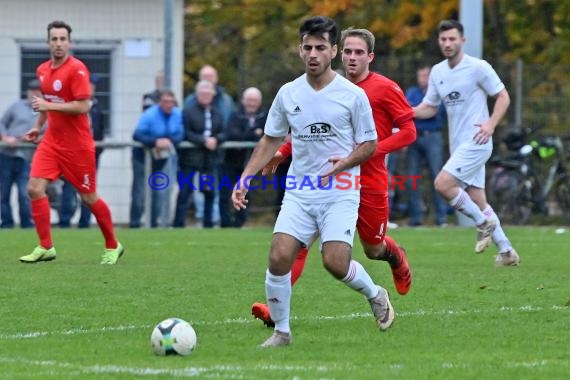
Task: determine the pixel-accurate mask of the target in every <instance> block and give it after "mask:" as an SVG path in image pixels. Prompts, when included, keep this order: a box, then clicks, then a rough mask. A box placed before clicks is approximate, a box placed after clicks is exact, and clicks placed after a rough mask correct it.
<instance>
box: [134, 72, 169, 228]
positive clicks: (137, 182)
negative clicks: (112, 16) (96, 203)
mask: <svg viewBox="0 0 570 380" xmlns="http://www.w3.org/2000/svg"><path fill="white" fill-rule="evenodd" d="M154 85H155V88H154V90H152V91H151V92H147V93H146V94H143V96H142V112H144V111H146V110H147V109H149V108H150V107H152V106H154V105H156V104H158V101H159V98H160V90H161V89H162V88H163V87H164V71H163V70H159V71H158V72H157V73H156V76H155V77H154ZM131 160H132V165H133V184H132V188H131V209H130V221H129V227H130V228H139V227H140V226H141V218H142V215H143V213H144V207H145V204H144V203H145V189H146V186H147V184H146V180H147V179H146V178H145V148H141V147H134V148H133V149H132V156H131Z"/></svg>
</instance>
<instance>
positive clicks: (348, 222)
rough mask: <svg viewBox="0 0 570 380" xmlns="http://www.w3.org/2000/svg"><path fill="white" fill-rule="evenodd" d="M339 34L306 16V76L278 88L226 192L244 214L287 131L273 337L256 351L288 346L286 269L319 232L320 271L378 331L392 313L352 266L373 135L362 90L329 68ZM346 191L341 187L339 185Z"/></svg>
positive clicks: (326, 21) (384, 296)
mask: <svg viewBox="0 0 570 380" xmlns="http://www.w3.org/2000/svg"><path fill="white" fill-rule="evenodd" d="M337 36H338V27H337V25H336V23H335V22H334V21H333V20H332V19H330V18H328V17H321V16H317V17H312V18H310V19H308V20H306V21H304V22H303V23H302V24H301V26H300V28H299V37H300V45H299V55H300V57H301V59H302V60H303V62H304V64H305V74H303V75H301V76H300V77H298V78H297V79H295V80H294V81H292V82H289V83H287V84H285V85H283V86H282V87H281V89H280V90H279V92H278V93H277V95H276V97H275V99H274V100H273V104H272V105H271V108H270V110H269V114H268V118H267V123H266V124H265V135H264V136H263V137H262V139H261V140H260V141H259V142H258V144H257V146H256V148H255V150H254V152H253V155H252V157H251V159H250V161H249V162H248V164H247V166H246V168H245V169H244V171H243V173H242V176H241V179H240V181H239V182H238V183H237V184H236V186H235V188H234V191H233V193H232V201H233V204H234V207H235V208H236V209H242V208H245V207H246V205H247V200H246V199H245V195H246V193H247V187H248V183H247V182H248V181H247V178H248V177H251V176H254V175H256V174H257V173H258V172H259V171H260V170H261V169H262V168H263V167H264V166H265V165H266V164H267V163H268V162H269V161H270V160H271V159H272V158H273V155H274V154H275V152H276V151H277V149H278V148H279V147H280V146H281V144H282V143H283V140H284V137H285V136H286V135H287V133H288V132H289V128H290V129H291V138H292V142H293V158H292V163H291V166H290V169H289V172H288V176H289V178H291V179H292V182H290V183H289V184H288V186H287V188H286V191H285V196H284V198H283V205H282V207H281V211H280V213H279V216H278V218H277V221H276V222H275V227H274V230H273V238H272V242H271V248H270V252H269V266H268V269H267V271H266V277H265V290H266V296H267V303H268V305H269V310H270V313H271V317H272V318H273V320H274V322H275V330H274V332H273V334H272V335H271V337H269V339H267V340H266V341H265V342H264V343H263V344H262V347H276V346H286V345H288V344H290V343H291V341H292V336H291V329H290V325H289V319H290V318H289V314H290V299H291V278H290V277H291V265H292V263H293V261H294V260H295V256H296V254H297V252H298V251H299V248H301V247H302V246H303V245H307V244H308V242H309V241H310V239H311V237H312V236H313V235H314V234H315V233H316V232H319V233H320V236H321V251H322V260H323V265H324V267H325V268H326V269H327V270H328V271H329V273H331V274H332V275H333V276H334V277H335V278H336V279H338V280H340V281H342V282H343V283H344V284H346V285H347V286H348V287H350V288H351V289H354V290H356V291H358V292H359V293H361V294H362V295H364V296H365V297H366V299H367V300H368V301H369V303H370V306H371V308H372V311H373V313H374V317H375V318H376V322H377V324H378V326H379V327H380V329H381V330H385V329H387V328H388V327H390V325H391V324H392V321H393V319H394V311H393V309H392V306H391V304H390V300H389V298H388V293H387V291H386V290H385V289H383V288H381V287H379V286H377V285H375V284H374V282H373V281H372V279H371V278H370V276H369V274H368V273H367V272H366V271H365V269H364V268H363V267H362V265H360V264H359V263H358V262H356V261H354V260H352V244H353V240H354V232H355V226H356V219H357V216H358V203H359V198H360V194H359V190H358V186H352V185H355V184H356V182H354V180H355V176H358V175H359V174H360V167H359V164H360V163H361V162H363V161H365V160H366V159H367V158H369V157H370V156H371V155H372V154H373V153H374V151H375V149H376V144H377V141H376V139H377V134H376V128H375V126H374V120H373V118H372V110H371V108H370V104H369V102H368V99H367V98H366V95H365V93H364V91H363V90H362V89H361V88H359V87H357V86H355V85H354V84H352V83H351V82H349V81H348V80H347V79H345V78H343V77H342V76H341V75H338V74H337V73H336V72H334V71H333V70H332V68H331V61H332V60H333V59H334V57H335V56H336V54H337V45H336V41H337ZM340 176H343V181H345V180H346V179H348V182H352V185H350V186H345V185H344V184H345V182H343V185H342V186H339V183H340V181H339V178H340Z"/></svg>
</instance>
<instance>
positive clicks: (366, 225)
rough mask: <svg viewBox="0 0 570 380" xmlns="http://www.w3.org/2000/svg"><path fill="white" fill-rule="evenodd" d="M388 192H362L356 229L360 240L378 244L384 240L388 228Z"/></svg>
mask: <svg viewBox="0 0 570 380" xmlns="http://www.w3.org/2000/svg"><path fill="white" fill-rule="evenodd" d="M388 207H389V202H388V194H382V193H372V194H371V193H362V192H361V193H360V206H359V207H358V220H357V221H356V229H357V230H358V236H359V237H360V240H362V241H363V242H365V243H367V244H371V245H378V244H380V243H382V242H383V241H384V237H385V236H386V230H387V228H388V214H389V209H388Z"/></svg>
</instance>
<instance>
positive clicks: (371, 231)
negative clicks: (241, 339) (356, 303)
mask: <svg viewBox="0 0 570 380" xmlns="http://www.w3.org/2000/svg"><path fill="white" fill-rule="evenodd" d="M374 42H375V39H374V35H373V34H372V33H371V32H370V31H368V30H366V29H352V28H349V29H346V30H344V31H343V32H342V35H341V46H342V65H343V68H344V71H345V73H346V77H347V78H348V79H349V80H350V81H351V82H353V83H355V84H356V85H357V86H359V87H361V88H362V89H363V90H364V92H365V93H366V96H367V97H368V100H369V101H370V105H371V106H372V113H373V117H374V122H375V124H376V132H377V134H378V146H377V148H376V152H375V153H374V155H373V156H372V157H371V158H369V159H368V160H367V161H366V162H364V163H362V164H361V165H360V175H361V178H362V180H361V189H360V207H359V209H358V221H357V224H356V228H357V229H358V235H359V237H360V242H361V244H362V247H363V248H364V253H365V254H366V256H367V257H368V258H369V259H372V260H383V261H387V262H388V263H389V264H390V268H391V270H392V277H393V280H394V284H395V286H396V290H397V291H398V293H400V294H402V295H405V294H407V293H408V291H409V290H410V287H411V284H412V276H411V273H410V267H409V264H408V260H407V258H406V254H405V251H404V249H403V248H402V247H400V246H399V245H398V244H397V243H396V242H395V241H394V239H393V238H391V237H389V236H387V235H386V231H387V224H388V213H389V209H388V183H389V182H388V171H387V169H386V160H385V158H386V154H388V153H391V152H394V151H396V150H398V149H401V148H403V147H406V146H408V145H410V144H411V143H413V142H414V141H415V139H416V128H415V125H414V121H413V118H414V112H413V110H412V108H411V107H410V105H409V103H408V101H407V100H406V97H405V95H404V92H403V91H402V89H401V88H400V86H398V85H397V84H396V83H395V82H394V81H392V80H390V79H388V78H386V77H384V76H382V75H380V74H377V73H374V72H371V71H370V69H369V64H370V62H372V60H373V59H374ZM393 128H397V129H399V132H397V133H394V134H393V133H392V129H393ZM290 154H291V145H290V143H289V144H285V145H283V146H282V147H281V148H280V150H279V151H278V153H277V154H276V156H275V157H274V158H273V159H272V161H271V162H270V164H269V165H268V166H267V167H266V170H265V172H267V171H271V170H274V169H275V167H276V165H277V164H278V163H279V162H280V161H281V160H282V159H283V158H284V157H287V156H289V155H290ZM265 172H264V173H265ZM315 238H316V237H315ZM308 250H309V247H305V248H302V249H301V250H299V252H298V254H297V258H296V259H295V262H294V263H293V267H292V268H291V283H292V284H294V283H295V282H296V281H297V280H298V279H299V277H300V276H301V274H302V272H303V269H304V267H305V260H306V257H307V253H308ZM252 313H253V315H254V316H255V317H256V318H259V319H261V320H262V321H263V323H265V324H266V325H267V326H272V325H273V321H272V320H271V317H270V315H269V308H268V307H267V305H265V304H263V303H254V304H253V306H252Z"/></svg>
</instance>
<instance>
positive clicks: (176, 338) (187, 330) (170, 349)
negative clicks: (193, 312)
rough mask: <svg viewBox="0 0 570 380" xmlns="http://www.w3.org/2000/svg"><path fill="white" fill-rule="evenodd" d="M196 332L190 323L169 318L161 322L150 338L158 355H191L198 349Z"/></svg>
mask: <svg viewBox="0 0 570 380" xmlns="http://www.w3.org/2000/svg"><path fill="white" fill-rule="evenodd" d="M196 343H197V338H196V332H195V331H194V329H193V328H192V326H190V323H188V322H186V321H184V320H182V319H180V318H168V319H165V320H164V321H162V322H160V323H159V324H158V325H156V327H155V328H154V330H152V334H151V336H150V344H151V345H152V350H153V351H154V353H155V354H156V355H161V356H164V355H182V356H186V355H190V354H191V353H192V351H194V349H195V348H196Z"/></svg>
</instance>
